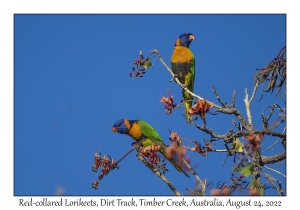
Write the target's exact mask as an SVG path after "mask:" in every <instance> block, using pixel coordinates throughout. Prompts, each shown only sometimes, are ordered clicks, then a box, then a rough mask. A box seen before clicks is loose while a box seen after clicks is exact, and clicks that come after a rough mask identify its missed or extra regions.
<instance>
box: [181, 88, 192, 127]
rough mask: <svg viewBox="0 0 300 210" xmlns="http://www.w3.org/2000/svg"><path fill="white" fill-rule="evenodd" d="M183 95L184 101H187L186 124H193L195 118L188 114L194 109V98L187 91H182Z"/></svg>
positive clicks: (185, 104)
mask: <svg viewBox="0 0 300 210" xmlns="http://www.w3.org/2000/svg"><path fill="white" fill-rule="evenodd" d="M182 95H183V100H184V101H185V102H184V107H185V117H186V122H187V123H191V122H193V117H192V115H190V114H189V113H188V112H189V110H190V108H191V107H192V100H193V96H191V95H190V94H189V93H188V92H186V91H182Z"/></svg>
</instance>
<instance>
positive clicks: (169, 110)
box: [160, 90, 176, 115]
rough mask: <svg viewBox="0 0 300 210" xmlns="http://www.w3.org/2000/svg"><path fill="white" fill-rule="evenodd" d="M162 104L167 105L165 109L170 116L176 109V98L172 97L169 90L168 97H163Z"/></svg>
mask: <svg viewBox="0 0 300 210" xmlns="http://www.w3.org/2000/svg"><path fill="white" fill-rule="evenodd" d="M160 102H161V103H165V104H164V108H165V110H166V113H167V114H168V115H170V114H171V113H172V112H173V110H174V108H175V107H176V104H175V103H174V96H170V90H168V97H164V96H163V97H162V98H161V99H160Z"/></svg>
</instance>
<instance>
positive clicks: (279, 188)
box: [260, 168, 284, 196]
mask: <svg viewBox="0 0 300 210" xmlns="http://www.w3.org/2000/svg"><path fill="white" fill-rule="evenodd" d="M260 170H261V172H262V173H263V175H264V176H265V177H266V178H267V180H268V181H269V182H270V183H271V184H272V185H273V187H274V188H275V189H276V191H277V192H278V194H279V195H281V196H283V195H284V194H283V192H282V189H281V187H277V186H276V185H275V183H274V182H273V180H275V181H277V183H280V182H279V180H277V179H274V178H273V177H271V176H269V175H268V174H267V173H266V172H265V171H264V170H263V169H262V168H260ZM279 186H281V183H280V185H279Z"/></svg>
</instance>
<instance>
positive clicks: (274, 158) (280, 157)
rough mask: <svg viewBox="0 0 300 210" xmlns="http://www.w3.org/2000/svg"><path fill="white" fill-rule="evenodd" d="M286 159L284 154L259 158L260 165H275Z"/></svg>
mask: <svg viewBox="0 0 300 210" xmlns="http://www.w3.org/2000/svg"><path fill="white" fill-rule="evenodd" d="M285 158H286V152H283V153H280V154H277V155H273V156H261V161H262V165H265V164H272V163H277V162H279V161H281V160H284V159H285Z"/></svg>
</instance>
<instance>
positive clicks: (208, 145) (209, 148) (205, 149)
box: [191, 141, 214, 157]
mask: <svg viewBox="0 0 300 210" xmlns="http://www.w3.org/2000/svg"><path fill="white" fill-rule="evenodd" d="M193 143H194V144H195V145H196V147H194V148H192V149H191V151H193V152H198V153H200V154H201V155H202V156H204V157H207V152H208V151H213V148H214V144H213V143H211V142H210V141H205V147H204V146H203V147H202V148H201V144H200V142H198V141H194V142H193Z"/></svg>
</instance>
